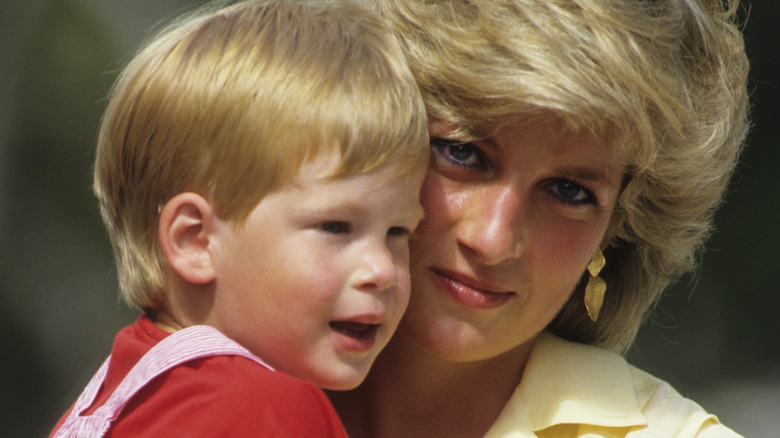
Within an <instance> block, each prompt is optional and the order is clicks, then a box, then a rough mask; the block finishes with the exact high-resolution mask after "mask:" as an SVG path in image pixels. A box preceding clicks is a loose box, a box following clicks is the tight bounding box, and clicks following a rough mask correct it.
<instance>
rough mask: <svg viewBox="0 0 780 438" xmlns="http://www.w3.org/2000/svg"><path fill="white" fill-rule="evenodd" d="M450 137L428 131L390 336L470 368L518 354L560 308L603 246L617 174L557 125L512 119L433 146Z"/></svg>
mask: <svg viewBox="0 0 780 438" xmlns="http://www.w3.org/2000/svg"><path fill="white" fill-rule="evenodd" d="M452 128H453V127H452V126H446V125H442V124H433V125H432V126H431V137H432V139H431V142H432V159H431V164H430V168H429V170H428V173H427V175H426V179H425V182H424V184H423V189H422V198H421V202H422V205H423V208H424V210H425V219H424V220H423V221H422V222H421V223H420V226H419V227H418V228H417V230H416V232H415V235H416V237H415V238H414V239H413V240H412V245H411V277H412V285H413V290H412V294H411V301H410V304H409V308H408V310H407V313H406V315H405V317H404V321H403V322H402V326H401V329H400V333H401V335H402V336H405V337H407V338H409V339H410V340H412V341H413V342H414V343H416V344H417V345H418V346H420V347H422V348H423V349H425V350H427V351H429V352H432V353H434V354H436V355H438V356H440V357H443V358H446V359H449V360H457V361H475V360H483V359H488V358H492V357H495V356H498V355H500V354H502V353H507V352H509V351H511V350H514V349H516V348H522V346H524V345H528V344H527V343H528V341H529V340H531V339H532V338H533V337H534V336H535V335H536V334H537V333H539V331H541V330H542V329H543V328H544V327H545V326H546V325H547V324H548V323H549V322H550V321H551V320H552V318H553V317H554V316H555V315H556V313H557V312H558V311H559V310H560V309H561V307H562V306H563V304H564V303H565V302H566V300H567V299H568V298H569V295H570V294H571V293H572V291H573V290H574V288H575V286H576V285H577V283H578V281H579V280H580V279H581V277H582V275H583V272H584V271H585V268H586V266H587V264H588V262H589V261H590V259H591V258H592V256H593V254H594V253H595V251H596V250H597V249H598V248H599V247H600V245H601V244H602V242H603V240H604V238H605V232H606V229H607V225H608V223H609V221H610V218H611V216H612V213H613V210H614V208H615V204H616V202H617V197H618V194H619V191H620V185H621V181H622V176H623V170H622V169H621V167H620V166H617V165H615V164H613V162H612V160H611V154H610V152H609V150H608V149H607V147H606V146H604V145H603V144H602V143H601V142H600V141H598V140H597V139H596V138H594V137H593V136H591V135H589V134H588V133H586V132H578V133H571V132H567V131H566V130H564V129H563V126H562V125H561V124H560V123H558V122H547V123H541V124H540V123H524V121H523V120H519V121H518V122H517V123H515V124H513V125H510V126H507V127H505V128H502V129H500V130H499V131H498V132H497V133H496V134H495V135H494V136H491V137H488V138H487V139H485V140H479V141H476V142H471V143H458V142H456V141H452V140H446V139H444V137H447V134H448V133H449V132H450V131H452ZM607 293H609V292H607ZM584 311H585V310H584V307H583V312H584Z"/></svg>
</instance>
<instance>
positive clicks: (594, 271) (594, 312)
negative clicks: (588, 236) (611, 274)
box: [585, 250, 607, 321]
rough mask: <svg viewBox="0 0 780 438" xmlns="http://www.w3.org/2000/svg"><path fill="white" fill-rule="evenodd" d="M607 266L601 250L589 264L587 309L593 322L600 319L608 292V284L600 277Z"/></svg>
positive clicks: (586, 294)
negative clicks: (600, 273) (605, 294)
mask: <svg viewBox="0 0 780 438" xmlns="http://www.w3.org/2000/svg"><path fill="white" fill-rule="evenodd" d="M606 264H607V261H606V260H605V259H604V253H602V252H601V250H599V251H596V254H594V255H593V259H592V260H591V261H590V263H588V273H590V278H589V279H588V284H587V285H586V286H585V308H586V309H587V310H588V316H590V319H592V320H593V321H596V319H598V317H599V311H601V305H602V304H603V303H604V293H605V292H606V291H607V283H605V282H604V280H602V279H601V278H600V277H599V276H598V275H599V272H601V270H602V269H604V265H606Z"/></svg>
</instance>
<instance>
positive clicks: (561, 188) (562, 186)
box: [548, 181, 595, 205]
mask: <svg viewBox="0 0 780 438" xmlns="http://www.w3.org/2000/svg"><path fill="white" fill-rule="evenodd" d="M548 190H549V191H550V192H551V193H552V194H553V195H554V196H555V197H556V198H558V199H560V200H562V201H564V202H567V203H570V204H575V205H583V204H592V203H594V202H595V200H594V197H593V195H592V194H591V193H590V191H588V190H587V189H585V188H584V187H582V186H581V185H579V184H577V183H575V182H572V181H557V182H554V183H552V184H550V185H549V186H548Z"/></svg>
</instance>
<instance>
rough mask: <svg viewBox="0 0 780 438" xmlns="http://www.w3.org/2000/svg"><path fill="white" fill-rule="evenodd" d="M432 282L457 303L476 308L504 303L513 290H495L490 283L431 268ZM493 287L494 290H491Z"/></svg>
mask: <svg viewBox="0 0 780 438" xmlns="http://www.w3.org/2000/svg"><path fill="white" fill-rule="evenodd" d="M430 272H431V277H432V278H433V282H434V283H435V284H436V285H437V286H438V287H439V288H440V289H442V290H443V291H444V292H446V293H447V294H448V295H449V296H450V297H452V298H453V299H454V300H455V301H457V302H458V303H460V304H462V305H464V306H467V307H473V308H477V309H492V308H494V307H498V306H500V305H502V304H504V303H506V302H507V301H508V300H509V299H510V298H512V296H514V292H512V291H502V292H496V291H495V289H498V288H494V287H491V286H490V285H487V284H484V283H483V282H480V281H479V280H476V279H473V278H471V277H468V276H464V275H460V274H457V273H454V272H447V271H441V270H438V269H431V271H430ZM491 289H494V290H491Z"/></svg>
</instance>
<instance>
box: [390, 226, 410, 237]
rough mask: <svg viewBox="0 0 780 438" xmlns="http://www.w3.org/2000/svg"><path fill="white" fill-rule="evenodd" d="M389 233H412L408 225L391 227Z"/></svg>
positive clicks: (394, 234)
mask: <svg viewBox="0 0 780 438" xmlns="http://www.w3.org/2000/svg"><path fill="white" fill-rule="evenodd" d="M387 234H388V235H389V236H408V235H410V234H412V233H411V231H409V229H407V228H406V227H390V229H388V230H387Z"/></svg>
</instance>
